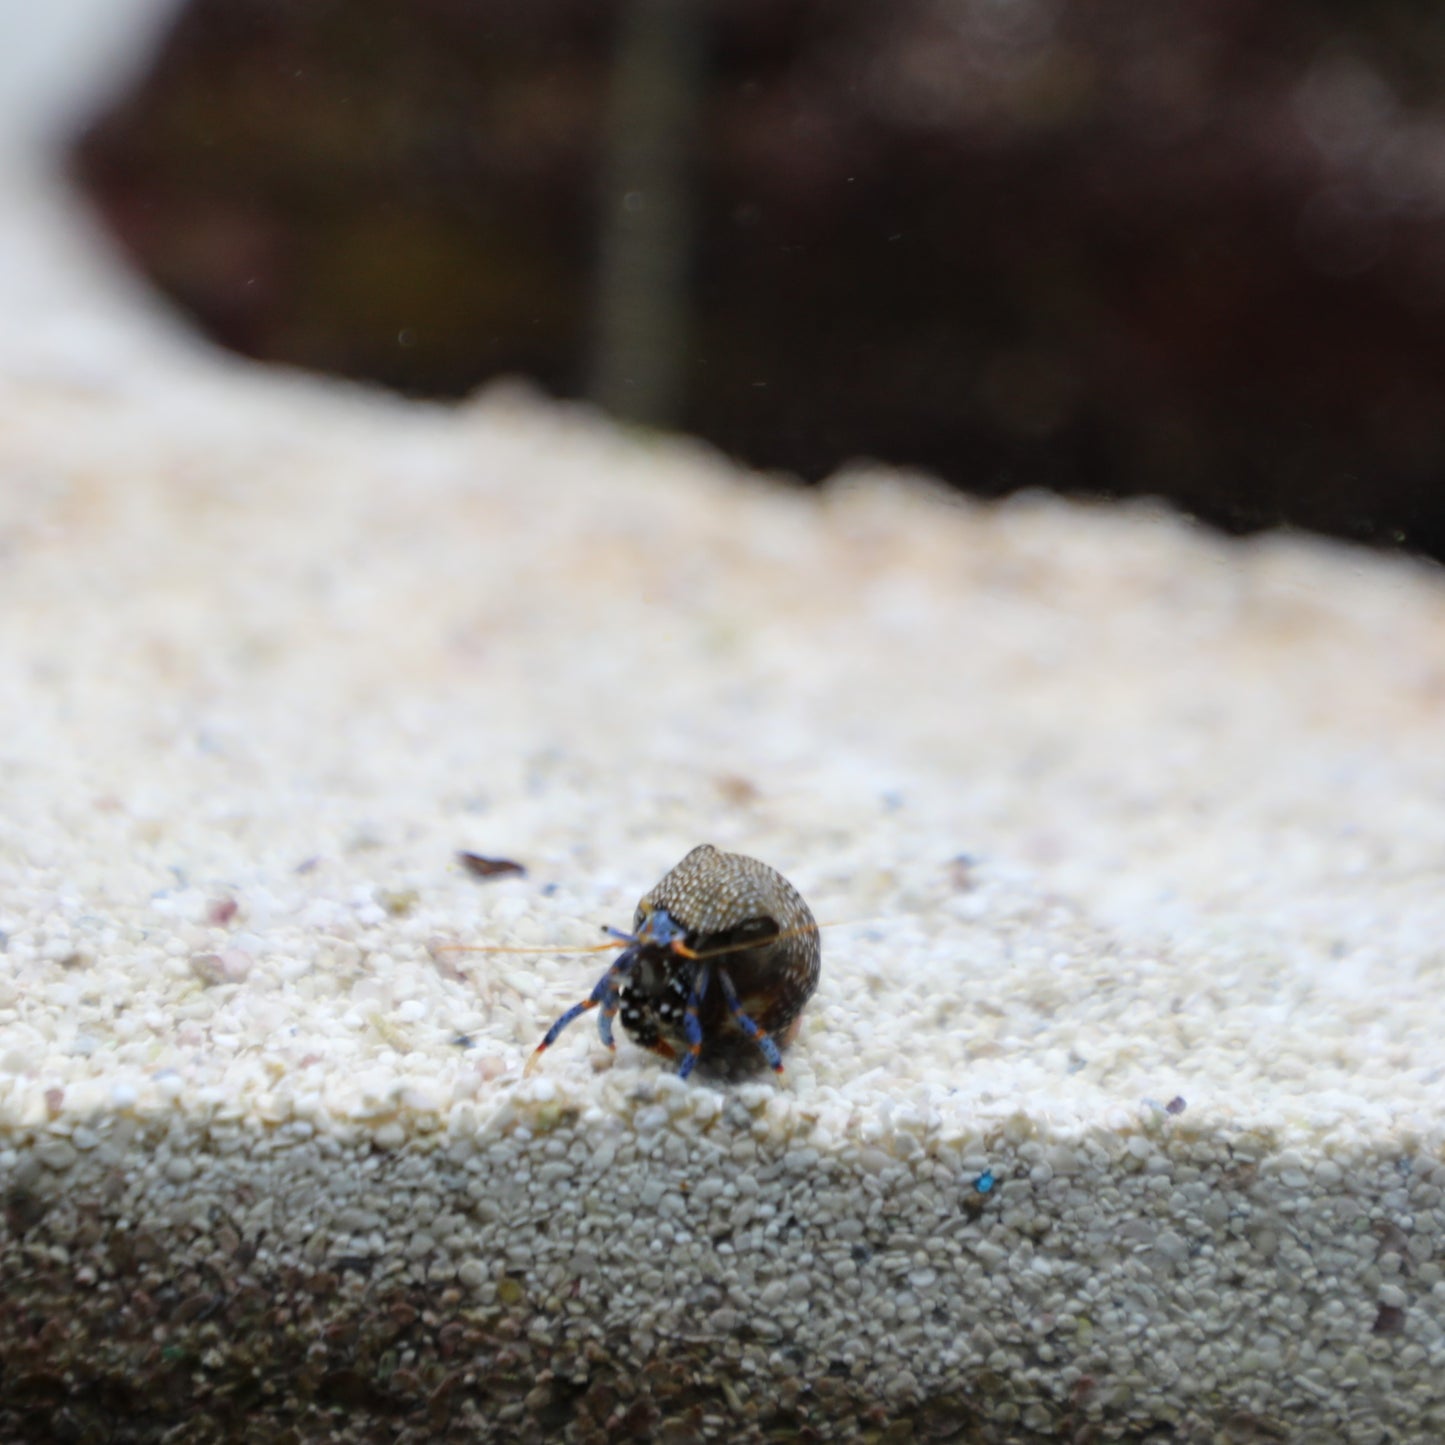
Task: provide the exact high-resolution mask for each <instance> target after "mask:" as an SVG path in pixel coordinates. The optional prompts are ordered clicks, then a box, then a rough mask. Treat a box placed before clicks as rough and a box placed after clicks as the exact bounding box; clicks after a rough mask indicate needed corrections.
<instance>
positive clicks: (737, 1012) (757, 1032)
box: [717, 968, 783, 1074]
mask: <svg viewBox="0 0 1445 1445" xmlns="http://www.w3.org/2000/svg"><path fill="white" fill-rule="evenodd" d="M717 978H718V982H719V983H720V984H722V990H723V993H724V994H725V995H726V996H727V1001H728V1008H729V1009H731V1010H732V1016H733V1017H734V1018H735V1019H736V1020H737V1021H738V1027H739V1028H740V1029H742V1031H743V1032H744V1033H745V1034H746V1035H747V1036H748V1037H749V1038H750V1039H751V1040H752V1041H753V1042H754V1043H755V1044H756V1045H757V1046H758V1047H759V1048H760V1049H761V1050H762V1051H763V1057H764V1058H765V1059H766V1060H767V1061H768V1063H769V1064H771V1065H772V1067H773V1069H774V1070H775V1071H776V1072H777V1073H780V1074H781V1073H782V1072H783V1056H782V1055H781V1054H780V1053H779V1052H778V1046H777V1045H776V1044H775V1043H774V1042H773V1041H772V1039H771V1038H770V1037H769V1036H768V1031H767V1030H766V1029H763V1028H759V1027H758V1025H757V1024H755V1023H754V1022H753V1021H752V1019H750V1018H749V1017H748V1016H747V1014H745V1013H744V1012H743V1006H742V1001H741V1000H740V999H739V998H738V991H737V989H735V988H734V987H733V981H732V979H730V978H729V977H728V973H727V969H725V968H719V969H718V971H717Z"/></svg>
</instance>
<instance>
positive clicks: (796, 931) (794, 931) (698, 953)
mask: <svg viewBox="0 0 1445 1445" xmlns="http://www.w3.org/2000/svg"><path fill="white" fill-rule="evenodd" d="M880 921H881V920H879V919H876V918H838V919H834V920H833V921H832V922H831V923H805V924H804V925H803V926H802V927H801V928H785V929H783V930H782V932H781V933H770V934H768V936H767V937H766V938H755V939H750V940H749V941H748V942H746V943H729V944H725V945H724V946H723V947H721V948H704V949H701V950H699V949H693V948H689V947H687V945H686V944H684V943H681V942H675V943H673V944H672V945H671V947H672V951H673V952H674V953H677V954H681V955H682V957H683V958H698V959H702V958H721V957H722V956H723V955H724V954H728V953H741V952H742V951H743V950H744V949H747V948H766V947H767V946H768V945H769V944H770V943H777V942H778V940H779V939H783V938H798V937H800V936H801V935H802V934H804V933H817V932H818V931H819V929H823V928H854V927H857V926H858V925H859V924H862V923H877V922H880Z"/></svg>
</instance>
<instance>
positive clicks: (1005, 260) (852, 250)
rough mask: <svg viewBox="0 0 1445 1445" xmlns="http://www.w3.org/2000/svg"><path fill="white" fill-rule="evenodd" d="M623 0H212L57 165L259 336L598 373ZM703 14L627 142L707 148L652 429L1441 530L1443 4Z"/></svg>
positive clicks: (1105, 2)
mask: <svg viewBox="0 0 1445 1445" xmlns="http://www.w3.org/2000/svg"><path fill="white" fill-rule="evenodd" d="M631 3H632V5H633V10H632V11H629V10H628V9H627V6H625V5H624V4H622V3H621V0H607V3H603V0H546V3H542V0H533V3H529V4H526V5H523V4H518V3H515V0H409V3H408V4H406V5H405V6H400V5H395V4H388V3H379V0H310V3H308V4H306V5H291V4H284V3H281V0H193V3H192V4H191V6H190V8H189V9H188V10H187V11H186V12H185V14H184V16H183V17H182V19H181V20H180V21H179V23H178V24H177V25H176V27H175V28H174V30H173V32H172V34H171V35H170V37H169V39H168V40H167V42H166V44H165V46H164V48H163V51H162V53H161V54H160V55H158V56H157V58H156V61H155V65H154V67H153V69H152V70H151V72H150V74H149V75H148V76H147V77H146V78H145V80H144V81H143V82H142V83H141V85H140V86H139V87H138V88H137V89H136V90H135V92H134V93H133V94H131V95H130V96H129V97H128V98H126V99H125V100H123V101H122V102H121V103H120V104H119V105H117V106H116V107H115V108H114V109H113V110H112V111H111V113H109V114H107V115H104V116H101V117H99V118H97V120H96V122H95V124H94V125H93V127H92V128H91V129H90V131H89V132H88V133H87V134H86V135H85V136H84V137H82V138H80V140H79V141H78V143H77V148H76V151H75V171H76V175H77V177H78V179H79V182H80V184H81V185H82V186H83V187H84V189H85V190H86V191H87V192H88V194H89V195H90V196H91V197H92V198H93V200H94V202H95V204H96V205H97V206H98V207H99V209H100V211H101V212H102V214H103V215H104V217H105V218H106V220H107V222H108V224H109V226H110V227H111V229H112V230H113V231H114V233H115V235H116V236H117V238H118V239H119V241H120V243H121V245H122V246H123V247H124V248H125V249H126V250H127V251H128V252H129V253H130V255H131V256H132V257H133V258H134V259H135V262H136V264H137V265H138V266H139V267H140V268H141V269H142V270H143V271H144V272H145V273H146V274H148V275H149V276H150V277H151V278H152V279H153V281H154V282H155V284H156V285H157V286H158V287H159V288H160V289H161V290H162V291H164V292H165V293H167V294H168V295H170V296H171V297H173V298H174V299H175V301H176V302H177V303H178V304H179V305H180V306H181V307H183V308H184V309H185V310H187V311H188V312H190V313H191V314H192V315H193V316H194V317H195V318H196V320H197V322H198V324H199V325H201V326H202V327H203V328H205V330H206V331H208V332H209V333H210V334H211V335H212V336H214V337H215V338H216V339H217V340H219V341H220V342H222V343H223V344H225V345H227V346H230V347H234V348H236V349H237V350H239V351H242V352H245V353H246V354H248V355H251V356H256V357H260V358H264V359H267V360H276V361H285V362H291V363H294V364H299V365H302V366H307V367H314V368H318V369H322V370H327V371H335V372H340V373H342V374H345V375H351V376H363V377H372V378H376V379H378V380H380V381H383V382H385V383H387V384H389V385H392V386H396V387H399V388H402V389H404V390H406V391H409V392H415V393H423V394H443V395H457V394H461V393H463V392H465V391H467V390H469V389H470V388H472V387H474V386H476V385H477V384H479V383H480V382H482V381H484V380H486V379H487V378H488V377H491V376H494V375H497V374H499V373H518V372H520V373H525V374H528V375H530V376H532V377H534V378H536V379H537V380H538V381H539V382H540V383H541V384H542V385H543V386H545V387H547V388H549V389H550V390H552V391H553V392H555V393H557V394H559V395H562V396H579V395H584V394H588V392H589V390H590V391H592V392H594V393H595V394H600V393H599V392H598V383H597V380H596V369H595V366H594V353H595V350H596V342H595V337H596V335H597V317H598V316H599V314H601V313H602V311H603V310H604V309H605V298H604V297H603V295H602V294H601V292H602V289H603V288H605V286H607V285H610V284H613V281H614V280H615V272H613V273H609V272H608V270H607V268H605V267H599V256H601V255H602V254H603V253H604V249H605V248H604V246H603V237H604V235H605V228H606V218H607V217H608V216H610V215H613V214H615V213H616V211H617V208H618V206H619V204H620V203H621V193H622V192H623V191H624V190H625V188H626V168H625V166H623V167H622V168H621V169H619V166H618V164H617V149H618V136H619V130H618V122H617V121H616V118H615V109H616V106H615V96H616V95H617V93H618V90H619V88H625V87H628V86H630V87H631V88H632V90H633V91H634V92H637V93H641V94H644V95H645V94H648V93H651V92H650V91H649V86H652V88H653V90H655V88H656V84H657V80H658V78H657V76H656V75H655V74H654V75H653V76H652V77H651V79H649V77H648V76H647V74H646V73H645V72H644V73H643V74H642V76H641V79H639V78H638V76H637V75H636V74H632V75H631V78H630V79H626V80H624V79H623V78H621V68H620V67H619V65H618V64H617V61H616V56H617V53H618V51H617V43H618V42H617V37H618V36H619V34H621V33H623V31H624V21H626V20H627V18H628V16H629V15H631V18H632V19H633V21H634V22H636V21H637V17H638V16H639V15H640V16H641V17H642V20H641V22H640V23H642V24H644V26H645V24H646V22H647V0H631ZM675 8H676V7H675ZM690 13H691V15H692V18H693V22H694V26H693V35H692V41H693V42H694V44H695V51H694V53H695V56H696V65H697V69H696V71H695V72H689V73H688V74H689V78H688V84H687V87H686V88H687V91H688V93H689V94H690V95H691V96H692V102H691V104H692V110H691V112H690V114H689V123H688V125H687V127H686V128H685V129H682V128H676V129H677V133H676V134H671V135H664V136H656V135H654V136H649V135H647V134H643V135H641V137H639V136H638V135H636V134H633V135H631V136H630V140H631V142H632V148H631V151H630V152H627V153H628V154H631V155H632V156H633V157H634V160H635V157H636V155H637V154H638V153H642V154H643V155H644V156H645V155H646V154H648V153H649V146H651V148H652V150H654V151H655V150H657V148H658V147H659V145H661V144H662V143H663V142H670V143H671V144H672V146H673V148H674V149H676V150H680V152H681V154H682V163H681V165H680V167H676V166H675V167H674V173H673V180H672V184H673V186H674V187H675V193H674V194H672V195H671V196H662V197H661V198H659V197H658V196H657V195H656V194H655V193H653V192H649V193H647V200H648V204H649V205H651V204H652V203H653V201H656V200H660V202H661V203H664V204H670V205H672V206H673V207H674V208H675V209H680V211H681V212H682V213H683V214H685V216H686V218H687V224H686V225H685V226H679V227H677V228H676V229H675V234H676V235H677V236H678V237H679V238H680V240H679V242H678V244H679V247H680V249H681V251H682V254H681V255H680V256H679V257H677V258H675V259H676V262H677V264H676V267H675V270H676V272H677V274H678V275H679V276H680V277H681V287H680V291H679V294H678V295H677V296H675V297H669V298H667V304H668V306H669V307H670V309H671V310H670V314H671V319H672V323H673V324H672V326H671V329H670V330H669V331H668V332H667V334H668V335H669V336H670V337H671V340H670V341H669V342H668V343H667V345H668V347H669V350H668V351H667V353H666V354H665V355H664V356H663V357H662V363H663V364H664V365H665V368H666V370H667V373H668V374H669V375H670V376H672V377H673V378H675V382H676V386H675V399H674V400H673V401H672V403H671V410H670V412H669V413H668V414H667V415H666V416H665V417H664V418H662V419H664V420H666V421H668V422H669V423H670V424H673V425H676V426H679V427H682V428H685V429H687V430H690V431H694V432H696V433H698V434H700V435H702V436H704V437H706V438H708V439H710V440H712V441H714V442H715V443H717V444H718V445H719V446H721V447H723V448H725V449H727V450H728V451H730V452H732V453H734V454H735V455H737V456H739V457H741V458H743V459H745V460H746V461H748V462H750V463H753V464H755V465H759V466H763V467H782V468H787V469H790V470H793V471H795V472H797V473H798V474H799V475H801V476H802V477H804V478H805V479H809V480H812V479H816V478H819V477H822V476H824V475H826V474H827V473H828V472H829V471H831V470H832V469H833V468H834V467H835V466H837V465H838V464H839V463H841V462H843V461H846V460H848V459H849V458H852V457H855V456H860V455H867V456H874V457H879V458H883V459H886V460H889V461H895V462H900V463H907V464H917V465H920V466H923V467H927V468H929V469H931V470H934V471H936V472H938V473H940V474H942V475H943V476H944V477H946V478H948V479H949V480H951V481H952V482H954V483H956V484H957V485H959V486H960V487H964V488H966V489H968V490H970V491H973V492H977V493H982V494H988V495H992V494H999V493H1003V492H1006V491H1009V490H1011V489H1013V488H1016V487H1019V486H1023V485H1032V484H1038V485H1044V486H1050V487H1056V488H1060V489H1063V490H1068V491H1083V492H1094V493H1104V494H1110V495H1125V494H1133V493H1156V494H1162V495H1166V496H1169V497H1171V498H1173V499H1174V500H1175V501H1176V502H1178V503H1179V504H1180V505H1181V506H1183V507H1185V508H1187V509H1190V510H1193V511H1196V512H1197V513H1199V514H1200V515H1202V516H1205V517H1207V518H1209V519H1211V520H1214V521H1217V522H1220V523H1222V524H1224V525H1226V526H1229V527H1231V528H1234V529H1238V530H1248V529H1251V528H1254V527H1258V526H1265V525H1273V524H1277V523H1281V522H1286V523H1294V524H1300V525H1306V526H1311V527H1317V528H1321V529H1324V530H1327V531H1331V532H1335V533H1339V534H1342V535H1346V536H1358V537H1363V538H1367V539H1370V540H1377V541H1384V542H1387V543H1388V542H1404V543H1405V544H1406V545H1408V546H1411V547H1415V548H1418V549H1420V550H1423V551H1427V552H1431V553H1433V554H1434V555H1436V556H1445V404H1442V403H1445V97H1442V89H1445V9H1442V8H1441V7H1439V6H1438V5H1435V4H1433V3H1427V0H1414V3H1410V0H1380V3H1376V4H1372V5H1363V6H1362V5H1347V4H1344V3H1329V0H1315V3H1306V0H1180V3H1172V4H1169V5H1140V4H1137V3H1134V0H892V3H883V0H830V3H827V4H824V3H804V0H713V3H698V4H697V5H696V6H695V7H694V9H693V10H692V11H691V12H690ZM609 95H612V96H613V97H614V101H613V103H612V109H609ZM632 113H633V114H634V115H635V114H637V113H638V112H637V108H636V107H634V109H633V112H632ZM641 113H643V114H645V113H646V108H645V106H644V107H643V108H642V112H641ZM609 116H611V117H612V118H611V119H609ZM644 127H645V122H644ZM624 139H629V138H628V137H624ZM624 150H625V147H624ZM609 157H610V159H609ZM665 170H666V168H664V172H665ZM604 177H605V178H606V179H604Z"/></svg>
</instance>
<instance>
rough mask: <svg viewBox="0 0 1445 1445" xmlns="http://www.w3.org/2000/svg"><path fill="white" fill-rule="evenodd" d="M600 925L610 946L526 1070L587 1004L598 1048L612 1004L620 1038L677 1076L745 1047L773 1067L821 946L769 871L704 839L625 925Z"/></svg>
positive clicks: (796, 898)
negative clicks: (593, 982)
mask: <svg viewBox="0 0 1445 1445" xmlns="http://www.w3.org/2000/svg"><path fill="white" fill-rule="evenodd" d="M606 932H607V933H608V934H609V935H610V936H611V937H612V938H613V939H614V940H615V941H616V943H617V944H619V945H620V946H621V948H622V952H621V953H619V954H618V955H617V957H616V958H615V959H614V960H613V961H612V966H611V967H610V968H609V969H608V970H607V972H606V973H604V974H603V975H602V977H601V978H600V979H599V980H598V981H597V986H596V987H595V988H594V989H593V990H592V992H591V993H590V994H589V995H588V996H587V997H586V998H585V999H583V1000H582V1002H581V1003H578V1004H574V1005H573V1006H572V1007H571V1008H569V1009H568V1010H567V1012H566V1013H564V1014H563V1015H562V1016H561V1018H559V1019H558V1020H557V1022H556V1023H554V1024H553V1025H552V1027H551V1028H550V1029H548V1030H547V1033H546V1035H545V1037H544V1038H543V1039H542V1042H541V1043H540V1044H538V1045H537V1048H536V1051H535V1052H534V1053H533V1055H532V1057H531V1059H530V1061H529V1062H528V1065H527V1067H528V1069H532V1068H535V1067H536V1065H537V1062H538V1061H539V1060H540V1058H541V1056H542V1055H543V1054H544V1053H545V1052H546V1051H547V1050H548V1049H550V1048H551V1047H552V1045H553V1044H554V1043H556V1041H557V1036H558V1035H559V1034H560V1033H561V1032H562V1030H563V1029H565V1028H566V1027H567V1025H568V1024H570V1023H571V1022H572V1021H573V1020H574V1019H577V1018H579V1017H580V1016H581V1015H582V1014H584V1013H586V1012H587V1010H588V1009H593V1008H595V1009H598V1010H599V1013H598V1016H597V1031H598V1033H600V1034H601V1036H602V1042H603V1043H604V1044H606V1045H607V1047H608V1048H609V1049H610V1048H615V1047H616V1045H615V1044H614V1043H613V1041H612V1021H613V1019H614V1018H616V1017H617V1016H618V1015H619V1014H621V1016H622V1027H623V1028H624V1029H625V1030H626V1031H627V1034H628V1037H629V1038H631V1039H633V1040H634V1041H635V1042H636V1043H639V1044H641V1045H642V1046H643V1048H646V1049H651V1050H653V1051H654V1052H655V1053H659V1054H662V1055H664V1056H665V1057H666V1058H669V1059H674V1058H675V1059H677V1060H678V1061H679V1062H678V1066H677V1072H678V1074H679V1076H680V1077H682V1078H684V1079H685V1078H686V1077H687V1076H688V1075H689V1074H690V1073H692V1071H693V1069H694V1067H695V1066H696V1065H697V1063H698V1061H699V1060H700V1059H706V1060H708V1061H709V1062H717V1063H721V1064H724V1065H727V1064H734V1063H737V1062H740V1061H745V1060H746V1059H747V1058H749V1057H752V1056H755V1054H756V1053H761V1054H762V1056H763V1058H764V1059H765V1060H766V1061H767V1062H768V1064H769V1065H771V1067H772V1068H774V1069H775V1070H777V1071H779V1072H781V1071H782V1067H783V1060H782V1055H781V1052H780V1051H781V1050H782V1049H783V1048H785V1047H786V1046H787V1045H788V1044H789V1043H790V1042H791V1041H792V1039H793V1036H794V1035H795V1034H796V1033H797V1029H798V1022H799V1015H800V1014H801V1013H802V1011H803V1005H804V1004H805V1003H807V1001H808V999H809V998H810V997H811V995H812V993H813V990H814V989H815V988H817V986H818V971H819V968H820V966H821V958H822V951H821V949H820V947H819V943H818V925H817V923H815V922H814V920H813V915H812V913H811V912H810V911H809V908H808V905H807V904H806V903H804V902H803V899H802V896H801V895H800V894H799V892H798V890H797V889H796V888H794V887H793V885H792V884H791V883H789V882H788V880H787V879H786V878H784V877H783V875H782V874H781V873H778V872H777V871H776V870H775V869H772V868H769V867H768V865H767V864H766V863H760V862H759V861H758V860H757V859H756V858H747V857H744V856H743V854H741V853H723V852H720V851H719V850H718V849H716V848H714V847H713V846H712V845H711V844H708V843H704V844H702V845H701V846H700V847H697V848H694V849H693V850H692V852H690V853H689V854H687V856H686V857H685V858H683V860H682V861H681V862H680V863H679V864H678V865H677V866H676V867H675V868H673V869H672V870H671V872H669V873H665V874H664V875H663V877H662V878H661V880H660V881H659V882H658V883H657V884H656V886H655V887H654V888H653V889H652V891H651V892H649V893H648V894H646V895H645V896H644V897H643V898H642V900H641V901H640V902H639V903H638V905H637V913H636V915H635V917H634V918H633V920H632V932H631V933H624V932H623V931H622V930H621V929H616V928H609V929H607V930H606Z"/></svg>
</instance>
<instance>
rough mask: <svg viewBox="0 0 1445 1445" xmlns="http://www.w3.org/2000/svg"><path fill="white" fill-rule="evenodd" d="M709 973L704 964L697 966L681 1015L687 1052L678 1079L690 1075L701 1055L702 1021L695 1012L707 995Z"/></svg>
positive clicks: (678, 1067)
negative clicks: (690, 990) (685, 1006)
mask: <svg viewBox="0 0 1445 1445" xmlns="http://www.w3.org/2000/svg"><path fill="white" fill-rule="evenodd" d="M711 973H712V970H711V968H710V967H709V966H708V965H707V964H705V963H704V964H701V965H699V967H698V970H697V972H696V973H695V974H694V975H693V979H692V992H691V993H689V994H688V996H687V1008H686V1009H685V1010H684V1011H683V1015H682V1031H683V1033H685V1034H686V1035H687V1052H686V1053H685V1054H684V1055H683V1056H682V1062H681V1063H680V1064H679V1065H678V1066H677V1077H678V1078H679V1079H685V1078H687V1076H688V1075H689V1074H690V1073H692V1071H693V1066H694V1065H695V1064H696V1063H697V1060H698V1056H699V1055H700V1054H701V1053H702V1021H701V1020H700V1019H699V1018H698V1016H697V1011H698V1009H700V1008H701V1007H702V1001H703V998H704V997H705V996H706V994H707V982H708V979H709V977H710V976H711Z"/></svg>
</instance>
